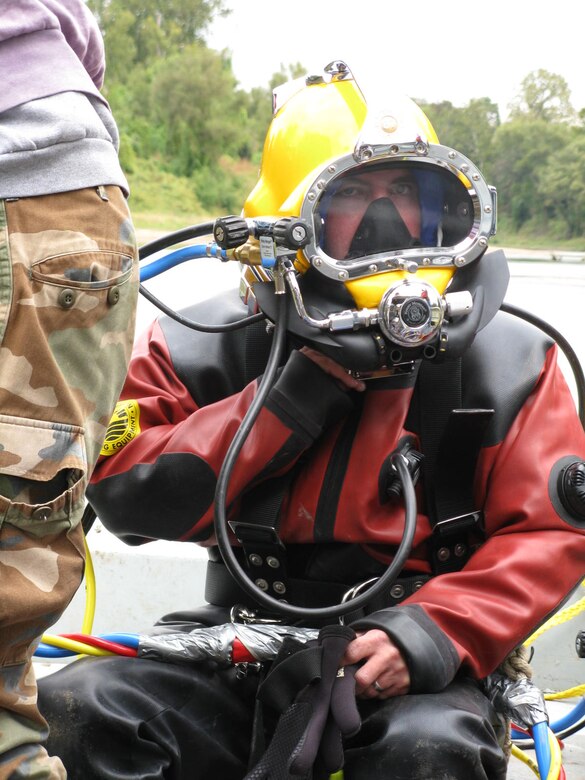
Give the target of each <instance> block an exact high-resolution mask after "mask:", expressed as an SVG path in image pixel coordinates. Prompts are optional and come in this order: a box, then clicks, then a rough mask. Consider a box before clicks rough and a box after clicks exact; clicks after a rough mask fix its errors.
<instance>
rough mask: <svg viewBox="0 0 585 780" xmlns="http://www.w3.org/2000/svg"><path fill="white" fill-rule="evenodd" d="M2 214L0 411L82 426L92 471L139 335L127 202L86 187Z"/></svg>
mask: <svg viewBox="0 0 585 780" xmlns="http://www.w3.org/2000/svg"><path fill="white" fill-rule="evenodd" d="M1 218H3V219H4V237H5V241H6V243H5V244H4V246H2V245H0V409H1V410H2V412H4V413H5V414H10V415H14V416H17V417H25V418H28V417H31V416H35V417H36V418H37V419H39V420H52V421H55V422H56V423H68V424H70V425H77V426H79V427H81V428H83V429H84V431H85V438H84V444H85V449H86V452H85V459H86V461H87V463H88V464H89V466H90V469H91V468H92V467H93V465H94V463H95V461H96V460H97V457H98V454H99V450H100V447H101V443H102V441H103V437H104V435H105V432H106V428H107V425H108V422H109V420H110V416H111V413H112V409H113V408H114V405H115V403H116V401H117V400H118V397H119V394H120V390H121V387H122V383H123V381H124V378H125V375H126V370H127V366H128V360H129V357H130V352H131V349H132V343H133V337H134V323H135V310H136V299H137V293H138V264H137V253H136V245H135V239H134V232H133V227H132V222H131V220H130V217H129V213H128V207H127V204H126V201H125V199H124V196H123V194H122V192H121V191H120V190H119V189H118V188H117V187H99V188H97V189H95V188H89V189H85V190H79V191H77V192H65V193H59V194H56V195H48V196H40V197H36V198H22V199H20V200H17V201H14V202H5V203H4V211H3V213H2V212H0V219H1ZM2 280H4V281H5V282H6V284H5V285H3V284H2ZM31 410H32V411H31Z"/></svg>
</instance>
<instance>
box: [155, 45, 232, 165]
mask: <svg viewBox="0 0 585 780" xmlns="http://www.w3.org/2000/svg"><path fill="white" fill-rule="evenodd" d="M235 86H236V80H235V77H234V75H233V73H232V70H231V67H230V65H229V63H227V62H226V61H225V60H224V59H223V57H222V55H221V54H220V53H219V52H216V51H213V50H211V49H208V48H207V47H206V46H204V45H203V44H192V45H190V46H188V47H186V48H185V49H184V50H183V51H180V52H177V53H176V54H174V55H172V56H171V57H169V58H168V59H166V60H165V61H159V62H158V63H157V65H156V67H155V68H154V69H153V72H152V81H151V86H150V103H151V108H150V117H151V121H152V122H153V123H154V124H155V125H157V126H158V127H160V128H162V129H163V131H164V138H165V148H164V152H165V154H166V155H167V156H168V157H169V158H170V159H172V160H173V161H174V164H173V167H174V168H175V172H176V173H179V174H181V175H184V176H190V175H191V174H192V173H193V171H194V170H195V168H197V167H199V166H201V165H208V164H210V163H214V162H216V161H217V160H218V159H219V158H220V157H221V156H222V155H223V154H226V153H229V152H230V151H234V150H235V149H236V147H237V140H238V133H239V131H240V128H239V125H238V122H237V121H234V119H235V117H234V113H235V114H236V118H237V101H236V93H235Z"/></svg>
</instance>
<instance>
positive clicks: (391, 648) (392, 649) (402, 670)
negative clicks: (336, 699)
mask: <svg viewBox="0 0 585 780" xmlns="http://www.w3.org/2000/svg"><path fill="white" fill-rule="evenodd" d="M355 663H360V664H361V666H360V668H359V669H358V670H357V672H356V673H355V682H356V695H357V696H360V697H361V698H363V699H389V698H390V697H391V696H402V695H404V694H405V693H408V689H409V688H410V674H409V671H408V667H407V666H406V663H405V661H404V658H403V657H402V653H401V652H400V650H399V649H398V648H397V647H396V645H395V644H394V642H393V641H392V640H391V639H390V637H389V636H388V635H387V634H386V633H385V632H384V631H380V630H379V629H377V628H374V629H371V630H370V631H366V632H365V633H362V634H358V636H357V638H356V639H354V640H353V641H352V642H350V643H349V645H348V646H347V649H346V651H345V654H344V656H343V659H342V661H341V665H342V666H348V665H350V664H355ZM375 682H377V683H378V686H379V687H380V688H381V689H382V690H381V691H380V690H378V689H377V688H375V687H374V683H375Z"/></svg>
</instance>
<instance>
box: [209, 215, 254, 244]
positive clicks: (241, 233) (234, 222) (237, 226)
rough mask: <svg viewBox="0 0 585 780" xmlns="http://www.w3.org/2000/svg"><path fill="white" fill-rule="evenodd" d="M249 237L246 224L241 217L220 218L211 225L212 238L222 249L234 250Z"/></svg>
mask: <svg viewBox="0 0 585 780" xmlns="http://www.w3.org/2000/svg"><path fill="white" fill-rule="evenodd" d="M249 237H250V229H249V228H248V223H247V222H246V220H245V219H243V218H242V217H233V216H232V217H220V218H219V219H216V220H215V222H214V224H213V238H214V239H215V243H216V244H217V245H218V246H220V247H221V248H222V249H235V248H236V247H238V246H241V245H242V244H245V243H246V241H247V240H248V238H249Z"/></svg>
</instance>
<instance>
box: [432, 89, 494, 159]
mask: <svg viewBox="0 0 585 780" xmlns="http://www.w3.org/2000/svg"><path fill="white" fill-rule="evenodd" d="M419 103H420V105H421V108H422V109H423V110H424V111H425V113H426V114H427V116H428V117H429V119H430V120H431V124H432V125H433V127H434V128H435V131H436V132H437V135H438V136H439V139H440V140H441V143H444V144H445V145H446V146H451V147H452V148H454V149H457V151H459V152H461V153H462V154H464V155H465V156H466V157H469V159H470V160H473V162H474V163H475V164H476V165H478V166H479V168H481V169H483V168H484V167H485V165H486V162H487V160H488V158H489V150H490V146H491V142H492V138H493V135H494V133H495V131H496V128H497V127H498V126H499V125H500V114H499V111H498V107H497V105H496V104H495V103H494V102H492V101H491V100H490V99H489V98H487V97H484V98H475V99H473V100H470V101H469V103H468V104H467V105H466V106H464V107H463V108H456V107H455V106H454V105H453V104H452V103H451V102H449V101H448V100H444V101H443V102H441V103H428V104H425V103H424V102H420V101H419Z"/></svg>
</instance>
